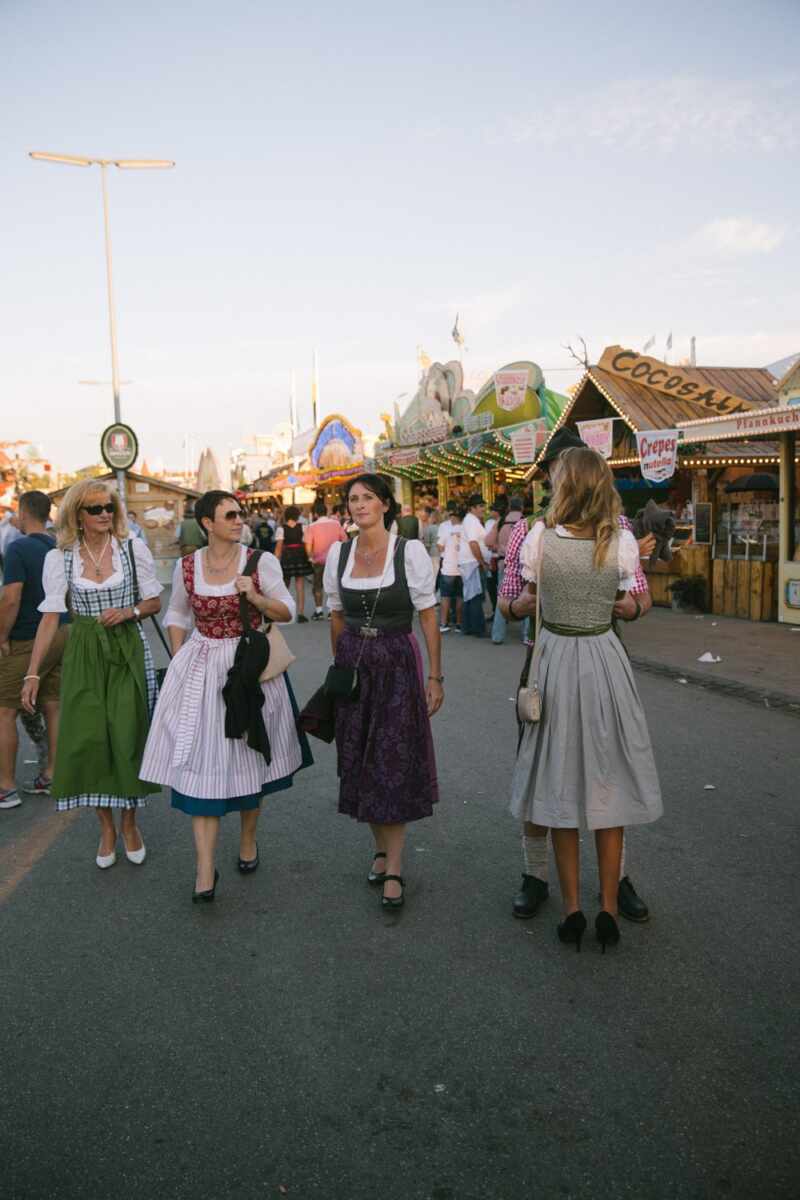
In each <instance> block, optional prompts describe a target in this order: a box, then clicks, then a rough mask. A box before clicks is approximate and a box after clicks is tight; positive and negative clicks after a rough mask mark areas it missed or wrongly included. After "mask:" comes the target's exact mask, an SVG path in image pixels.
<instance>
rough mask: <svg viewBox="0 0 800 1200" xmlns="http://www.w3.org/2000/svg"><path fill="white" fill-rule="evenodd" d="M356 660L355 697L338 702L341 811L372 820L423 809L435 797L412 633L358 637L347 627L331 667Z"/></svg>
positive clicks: (410, 817) (399, 819)
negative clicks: (357, 685) (356, 682)
mask: <svg viewBox="0 0 800 1200" xmlns="http://www.w3.org/2000/svg"><path fill="white" fill-rule="evenodd" d="M362 645H363V646H364V653H363V654H362V656H361V662H360V663H359V666H358V676H359V694H358V699H357V700H338V701H337V703H336V749H337V751H338V755H339V812H341V813H347V815H348V816H350V817H355V819H356V820H357V821H370V822H372V823H373V824H375V825H394V824H405V822H407V821H418V820H420V818H421V817H429V816H431V814H432V812H433V806H434V804H435V803H436V802H437V800H438V799H439V788H438V784H437V782H436V760H435V758H434V754H433V738H432V736H431V722H430V717H429V716H428V706H427V703H426V701H425V688H424V685H423V669H422V655H421V654H420V649H419V645H418V643H417V639H416V638H415V637H414V635H413V633H386V634H384V633H381V634H380V635H379V636H378V637H376V638H367V639H366V644H364V639H363V638H361V637H360V636H359V634H357V633H353V632H351V631H350V630H349V629H346V630H345V631H344V633H343V634H342V635H341V637H340V638H339V642H338V645H337V647H336V665H337V667H354V666H355V665H356V660H357V659H358V655H359V651H360V650H361V647H362Z"/></svg>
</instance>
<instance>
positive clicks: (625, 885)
mask: <svg viewBox="0 0 800 1200" xmlns="http://www.w3.org/2000/svg"><path fill="white" fill-rule="evenodd" d="M617 906H618V908H619V915H620V916H621V917H625V919H626V920H627V921H636V922H637V923H638V924H639V925H643V924H644V922H645V921H649V920H650V909H649V908H648V907H647V905H646V904H645V902H644V900H643V899H642V898H641V896H639V895H638V894H637V892H636V888H635V887H634V886H633V884H632V883H631V881H630V879H629V878H628V876H627V875H623V877H622V879H620V881H619V889H618V891H617Z"/></svg>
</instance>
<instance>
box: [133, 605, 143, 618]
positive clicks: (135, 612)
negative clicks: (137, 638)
mask: <svg viewBox="0 0 800 1200" xmlns="http://www.w3.org/2000/svg"><path fill="white" fill-rule="evenodd" d="M133 619H134V621H141V619H142V614H141V612H140V611H139V605H138V604H134V606H133Z"/></svg>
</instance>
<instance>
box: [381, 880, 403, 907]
mask: <svg viewBox="0 0 800 1200" xmlns="http://www.w3.org/2000/svg"><path fill="white" fill-rule="evenodd" d="M390 879H393V880H394V881H395V882H396V883H399V884H400V887H401V888H402V889H403V891H402V892H401V893H400V895H399V896H381V907H382V908H402V907H403V905H404V904H405V902H406V898H405V895H404V893H405V887H406V881H405V879H403V876H402V875H384V877H383V880H382V882H383V883H388V882H389V880H390Z"/></svg>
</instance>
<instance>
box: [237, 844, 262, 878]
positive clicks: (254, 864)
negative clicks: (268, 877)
mask: <svg viewBox="0 0 800 1200" xmlns="http://www.w3.org/2000/svg"><path fill="white" fill-rule="evenodd" d="M259 861H260V860H259V857H258V842H256V856H255V858H241V857H240V858H239V860H238V861H237V863H236V865H237V867H238V868H239V870H240V872H241V873H242V875H252V873H253V871H257V870H258V864H259Z"/></svg>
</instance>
